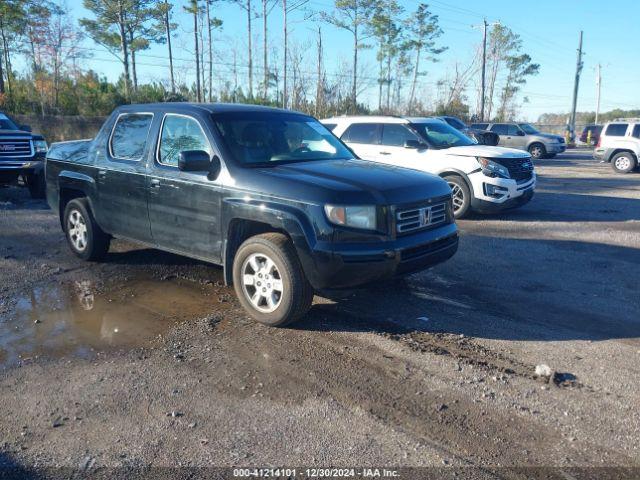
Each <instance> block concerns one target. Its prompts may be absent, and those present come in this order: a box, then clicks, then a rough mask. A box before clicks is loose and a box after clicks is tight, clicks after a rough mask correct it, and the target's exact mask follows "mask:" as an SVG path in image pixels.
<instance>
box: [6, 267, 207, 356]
mask: <svg viewBox="0 0 640 480" xmlns="http://www.w3.org/2000/svg"><path fill="white" fill-rule="evenodd" d="M211 295H212V290H211V288H209V287H208V286H202V285H199V284H197V283H195V282H190V281H187V280H181V279H171V280H164V281H163V280H153V279H143V278H138V279H133V280H131V279H129V280H126V281H124V282H122V283H120V284H117V285H113V286H108V287H100V288H98V287H97V286H96V284H94V283H93V282H92V281H90V280H72V281H68V282H62V283H58V284H56V285H47V286H43V287H39V288H35V289H33V290H31V291H29V292H27V293H26V294H25V295H23V296H21V297H19V298H17V299H16V303H15V307H14V308H12V309H11V310H10V311H9V312H8V313H7V314H6V315H3V316H0V367H7V366H10V365H15V364H17V363H20V362H25V361H30V360H34V359H37V358H41V357H45V358H61V357H83V358H90V357H91V356H92V355H93V354H94V353H95V352H96V351H102V350H107V349H110V348H133V347H138V346H144V345H146V344H148V343H149V342H150V341H151V340H153V339H154V338H155V337H157V336H158V335H159V334H161V333H163V332H166V331H167V330H169V329H170V328H171V327H172V326H173V325H175V324H176V323H178V322H181V321H184V320H187V319H190V318H194V317H196V318H197V317H199V316H204V315H206V314H207V313H208V312H209V311H211V310H212V308H213V300H212V297H211Z"/></svg>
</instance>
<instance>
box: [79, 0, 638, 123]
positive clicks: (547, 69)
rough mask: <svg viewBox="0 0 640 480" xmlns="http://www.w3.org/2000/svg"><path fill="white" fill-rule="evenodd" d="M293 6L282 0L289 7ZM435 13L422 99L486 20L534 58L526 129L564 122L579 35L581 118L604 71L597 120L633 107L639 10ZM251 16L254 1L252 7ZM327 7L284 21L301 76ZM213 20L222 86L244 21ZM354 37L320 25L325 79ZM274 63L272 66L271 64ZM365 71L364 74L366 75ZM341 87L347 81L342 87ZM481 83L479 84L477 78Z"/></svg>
mask: <svg viewBox="0 0 640 480" xmlns="http://www.w3.org/2000/svg"><path fill="white" fill-rule="evenodd" d="M292 2H294V0H289V4H290V5H291V3H292ZM185 3H186V0H175V1H174V5H175V8H174V12H175V16H174V21H175V22H176V23H177V24H178V28H177V31H176V38H174V40H173V44H174V45H173V46H174V55H175V57H176V67H177V71H178V79H180V80H186V81H193V78H194V76H195V64H194V62H193V60H192V55H193V47H192V45H193V33H192V32H193V30H192V28H193V22H192V20H191V17H190V16H189V15H188V14H186V13H184V12H183V8H182V6H183V5H184V4H185ZM400 3H401V4H402V5H403V6H404V7H405V9H406V10H407V11H412V10H414V9H415V8H416V6H417V4H418V2H417V0H400ZM426 3H428V4H429V5H430V9H431V11H432V12H433V13H435V14H437V15H439V17H440V24H441V27H442V29H443V30H444V35H443V36H442V37H441V38H440V43H441V44H442V45H446V46H448V50H447V51H446V52H445V53H443V54H442V55H441V56H440V61H439V62H437V63H435V64H426V65H424V66H425V71H426V72H427V73H426V75H425V76H424V77H421V80H420V82H421V84H420V87H421V88H420V94H421V95H424V96H425V97H429V96H430V95H435V82H436V81H437V80H439V79H441V78H442V77H444V76H445V75H446V74H447V73H448V72H451V71H452V70H453V69H454V67H455V65H456V63H458V64H460V65H467V64H469V62H470V61H471V60H472V58H473V57H474V56H475V54H476V52H477V46H478V45H479V43H480V42H481V39H482V33H481V30H480V29H479V28H478V26H479V25H480V24H481V23H482V20H483V18H486V19H487V21H488V22H497V21H499V22H501V23H502V24H504V25H506V26H508V27H509V28H511V29H512V30H513V31H514V32H516V33H517V34H519V35H520V36H521V38H522V41H523V52H525V53H528V54H530V55H531V57H532V59H533V61H534V62H536V63H539V64H540V73H539V74H538V75H537V76H535V77H530V78H529V79H528V81H527V84H526V85H525V86H524V87H523V88H522V94H521V98H522V97H524V96H526V97H527V99H528V103H524V104H523V105H522V108H521V109H520V116H521V119H522V120H525V121H535V120H537V119H538V117H539V115H540V114H542V113H546V112H553V113H565V112H568V111H569V110H570V107H571V99H572V93H573V82H574V76H575V71H576V55H577V47H578V38H579V33H580V30H583V31H584V40H583V50H584V52H585V55H584V68H583V71H582V76H581V78H580V90H579V96H578V111H595V109H596V72H595V68H596V65H597V64H598V63H600V64H601V66H602V70H601V72H602V95H601V109H600V110H601V112H605V111H608V110H611V109H614V108H623V109H629V108H640V61H638V60H639V59H640V57H638V34H637V31H638V26H637V21H638V19H640V2H639V1H637V0H611V1H610V2H602V1H601V0H563V1H558V0H556V1H552V0H536V1H514V0H508V1H507V0H485V1H484V2H478V1H468V0H443V1H440V0H431V1H429V0H426ZM67 5H68V6H69V8H70V9H71V11H72V12H73V16H74V17H75V18H76V19H77V18H82V17H89V18H91V14H90V13H89V12H87V11H86V10H84V8H83V7H82V1H81V0H67ZM254 5H255V8H256V9H257V8H259V7H260V1H259V0H254ZM332 5H333V0H309V2H308V3H307V4H306V5H305V8H306V10H304V9H300V10H298V11H294V12H292V13H291V14H290V15H289V35H290V42H291V48H293V49H296V48H298V49H301V50H304V51H307V52H308V54H307V56H308V59H307V64H306V65H307V66H306V67H305V68H306V69H308V70H314V69H315V64H314V62H315V55H316V53H315V48H316V47H315V41H316V35H317V34H316V32H315V31H314V30H313V29H312V27H313V23H312V22H310V21H305V17H306V16H308V15H309V10H314V11H320V10H322V11H330V10H331V7H332ZM213 14H214V15H215V16H217V17H219V18H221V19H222V20H223V22H224V24H223V28H222V30H221V31H220V32H219V33H218V34H217V37H216V38H215V39H214V41H215V43H214V48H215V50H216V54H215V56H216V65H215V70H214V75H215V74H216V72H219V74H222V75H225V76H226V78H228V76H229V73H230V72H231V66H230V65H229V64H230V63H231V62H233V51H234V50H237V52H238V53H237V55H238V57H237V59H238V62H239V63H242V64H246V54H245V52H246V41H247V40H246V33H245V32H246V13H245V12H244V10H241V9H240V8H239V7H238V6H236V5H233V4H231V3H230V2H225V1H221V2H220V3H218V4H215V6H214V13H213ZM281 16H282V15H281V9H280V7H279V5H276V6H275V8H274V9H273V11H272V13H271V15H270V17H269V28H270V34H269V35H270V37H271V38H270V42H269V43H270V44H272V45H273V46H274V47H275V46H279V45H280V44H281V42H282V21H281ZM261 28H262V27H261V19H260V18H257V19H255V20H254V32H255V38H254V44H255V48H256V50H255V57H254V64H255V65H256V66H257V67H259V66H260V65H261V63H262V53H261V45H262V43H261V42H262V39H261V36H260V33H261ZM351 42H352V41H351V36H350V34H349V33H348V32H345V31H339V30H336V29H335V28H333V27H330V26H328V25H326V24H323V43H324V63H325V68H326V70H327V71H328V72H329V74H330V75H331V74H332V72H339V71H340V68H339V67H340V65H342V64H344V63H345V62H347V63H349V62H350V61H351V57H352V51H351V48H350V47H351V44H352V43H351ZM84 46H85V47H86V48H87V50H86V51H87V52H90V53H91V55H92V58H89V59H87V60H86V61H83V64H84V65H85V66H86V67H90V68H92V69H94V70H95V71H97V72H98V73H100V74H102V75H105V76H106V77H107V78H108V79H110V80H116V79H117V78H118V76H119V75H120V74H121V71H122V67H121V64H120V63H119V61H118V60H116V59H115V57H113V56H112V55H111V54H110V53H108V52H107V51H106V50H104V49H103V48H102V47H100V46H98V45H96V44H94V43H92V42H91V41H89V40H87V41H85V43H84ZM361 57H362V63H363V64H364V65H365V67H368V70H367V74H368V75H371V76H372V77H373V76H375V75H376V66H375V51H374V49H370V50H363V51H362V53H361ZM273 60H274V62H275V61H277V59H273ZM138 64H139V67H138V70H139V72H138V76H139V79H140V81H141V82H146V81H159V80H164V81H166V80H167V79H168V76H169V75H168V56H167V49H166V46H163V45H154V46H153V47H152V48H150V49H149V50H147V51H145V52H140V53H139V54H138ZM369 72H370V73H369ZM260 78H261V70H256V71H255V73H254V83H255V84H257V80H259V79H260ZM243 80H244V81H245V82H246V69H245V70H240V81H241V82H242V81H243ZM345 81H348V80H347V79H345ZM477 81H478V82H479V78H478V79H477ZM475 91H476V89H475V86H473V85H472V86H471V87H470V88H469V91H468V92H467V93H468V96H469V100H470V101H469V103H470V105H472V106H475V103H476V102H475V96H476V93H475ZM376 95H377V86H376V85H375V84H374V85H372V87H371V88H370V89H369V90H367V91H365V92H364V93H363V95H362V99H363V100H365V101H370V102H371V104H372V106H375V105H376V100H375V99H376V98H377V96H376Z"/></svg>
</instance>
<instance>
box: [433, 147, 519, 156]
mask: <svg viewBox="0 0 640 480" xmlns="http://www.w3.org/2000/svg"><path fill="white" fill-rule="evenodd" d="M441 151H442V152H446V153H447V154H449V155H458V156H461V157H487V158H529V157H530V156H531V155H529V154H528V153H527V152H525V151H523V150H518V149H516V148H505V147H492V146H489V145H469V146H467V147H451V148H447V149H446V150H441Z"/></svg>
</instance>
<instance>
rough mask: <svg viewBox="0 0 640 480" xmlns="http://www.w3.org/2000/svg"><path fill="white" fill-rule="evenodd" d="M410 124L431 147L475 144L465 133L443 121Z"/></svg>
mask: <svg viewBox="0 0 640 480" xmlns="http://www.w3.org/2000/svg"><path fill="white" fill-rule="evenodd" d="M411 126H412V127H413V129H414V130H415V131H416V132H418V134H419V135H420V136H421V137H422V138H424V139H425V140H426V141H427V143H428V144H429V145H430V146H431V147H433V148H449V147H466V146H469V145H475V144H476V142H474V141H473V140H471V139H470V138H469V137H467V136H466V135H465V134H463V133H461V132H459V131H458V130H456V129H455V128H453V127H452V126H451V125H449V124H447V123H444V122H440V121H437V122H424V123H412V124H411Z"/></svg>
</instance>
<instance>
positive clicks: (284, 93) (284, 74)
mask: <svg viewBox="0 0 640 480" xmlns="http://www.w3.org/2000/svg"><path fill="white" fill-rule="evenodd" d="M282 16H283V19H282V23H283V26H282V31H283V34H284V68H283V70H282V81H283V86H282V108H287V55H288V52H287V50H288V38H287V0H282Z"/></svg>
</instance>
